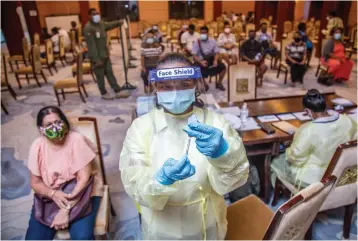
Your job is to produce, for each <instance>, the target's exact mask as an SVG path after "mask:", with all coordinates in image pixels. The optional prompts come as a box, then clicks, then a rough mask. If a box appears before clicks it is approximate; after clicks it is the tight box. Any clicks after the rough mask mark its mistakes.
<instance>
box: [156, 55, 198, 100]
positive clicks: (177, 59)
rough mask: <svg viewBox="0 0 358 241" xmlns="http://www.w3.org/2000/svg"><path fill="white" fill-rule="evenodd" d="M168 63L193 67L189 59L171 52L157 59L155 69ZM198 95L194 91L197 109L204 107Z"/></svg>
mask: <svg viewBox="0 0 358 241" xmlns="http://www.w3.org/2000/svg"><path fill="white" fill-rule="evenodd" d="M169 63H183V64H187V65H188V66H194V64H193V62H192V61H191V60H190V59H188V58H187V57H185V56H184V55H183V54H180V53H175V52H173V53H167V54H166V55H164V56H163V57H162V58H161V59H159V61H158V63H157V69H158V68H159V69H160V68H161V67H162V66H163V65H165V64H169ZM200 94H201V93H200V92H199V91H198V90H197V91H195V102H194V105H195V106H197V107H203V106H204V102H203V101H202V100H201V99H199V98H198V97H199V96H200ZM157 107H159V105H158V103H157Z"/></svg>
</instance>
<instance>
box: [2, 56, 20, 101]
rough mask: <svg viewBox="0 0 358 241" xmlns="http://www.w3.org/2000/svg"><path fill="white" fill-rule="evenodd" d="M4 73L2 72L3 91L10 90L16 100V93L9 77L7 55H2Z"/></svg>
mask: <svg viewBox="0 0 358 241" xmlns="http://www.w3.org/2000/svg"><path fill="white" fill-rule="evenodd" d="M1 67H2V70H3V71H2V73H1V92H4V91H9V92H10V94H11V96H12V97H13V98H14V99H15V100H16V97H17V95H16V93H15V91H14V90H13V88H12V87H11V85H10V83H9V79H8V73H7V66H6V56H5V55H4V54H3V55H2V66H1Z"/></svg>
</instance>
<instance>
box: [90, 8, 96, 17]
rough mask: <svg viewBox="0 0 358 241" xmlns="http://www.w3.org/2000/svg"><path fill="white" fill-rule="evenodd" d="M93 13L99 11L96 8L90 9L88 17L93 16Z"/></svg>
mask: <svg viewBox="0 0 358 241" xmlns="http://www.w3.org/2000/svg"><path fill="white" fill-rule="evenodd" d="M93 11H97V9H95V8H90V9H89V10H88V15H91V14H92V12H93Z"/></svg>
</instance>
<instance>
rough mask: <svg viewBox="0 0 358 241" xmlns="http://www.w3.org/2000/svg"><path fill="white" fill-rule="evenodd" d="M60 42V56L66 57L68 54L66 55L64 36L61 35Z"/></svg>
mask: <svg viewBox="0 0 358 241" xmlns="http://www.w3.org/2000/svg"><path fill="white" fill-rule="evenodd" d="M58 41H59V47H60V56H61V57H64V56H65V54H66V53H65V38H64V37H63V36H62V35H60V37H59V40H58Z"/></svg>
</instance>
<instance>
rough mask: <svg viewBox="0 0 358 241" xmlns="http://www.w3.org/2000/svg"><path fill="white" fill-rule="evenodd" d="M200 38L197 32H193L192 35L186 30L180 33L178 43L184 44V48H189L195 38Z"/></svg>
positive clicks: (191, 46)
mask: <svg viewBox="0 0 358 241" xmlns="http://www.w3.org/2000/svg"><path fill="white" fill-rule="evenodd" d="M199 38H200V35H199V33H197V32H194V33H193V34H192V35H191V34H190V33H189V31H188V32H185V33H183V34H182V35H181V38H180V43H182V44H186V48H187V49H188V50H191V49H192V48H193V44H194V42H195V41H196V40H198V39H199Z"/></svg>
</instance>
